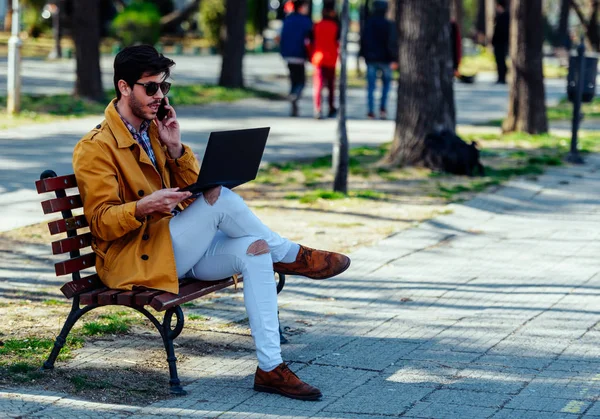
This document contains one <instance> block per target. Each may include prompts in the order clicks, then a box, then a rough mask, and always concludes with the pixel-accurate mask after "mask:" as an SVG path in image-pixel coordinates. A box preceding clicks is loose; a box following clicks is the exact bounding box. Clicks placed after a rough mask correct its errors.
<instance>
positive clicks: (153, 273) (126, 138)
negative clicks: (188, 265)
mask: <svg viewBox="0 0 600 419" xmlns="http://www.w3.org/2000/svg"><path fill="white" fill-rule="evenodd" d="M115 102H116V99H114V100H113V101H112V102H111V103H110V104H109V105H108V107H107V108H106V110H105V111H104V117H105V120H104V121H102V123H101V124H100V125H98V126H96V128H95V129H94V130H92V131H90V132H89V133H88V134H87V135H85V136H84V137H83V138H82V139H81V140H80V141H79V142H78V143H77V145H76V146H75V150H74V152H73V168H74V170H75V177H76V178H77V184H78V186H79V191H80V193H81V197H82V199H83V208H84V213H85V216H86V218H87V220H88V222H89V224H90V230H91V232H92V235H93V237H94V239H93V242H92V249H93V250H94V252H95V253H96V270H97V271H98V275H99V276H100V279H101V280H102V282H103V283H104V284H106V286H108V287H110V288H116V289H123V290H131V289H132V287H133V286H144V287H147V288H154V289H158V290H164V291H169V292H172V293H178V292H179V283H178V280H177V270H176V266H175V257H174V255H173V247H172V245H171V235H170V233H169V220H170V219H171V217H172V215H171V214H170V213H168V212H165V213H154V214H151V215H149V216H147V217H146V219H145V220H143V221H139V220H137V219H136V218H135V203H136V201H137V200H139V199H141V198H142V197H143V196H146V195H148V194H151V193H152V192H154V191H157V190H159V189H162V188H174V187H184V186H186V185H189V184H191V183H194V182H195V181H196V179H197V178H198V172H199V170H200V169H199V165H198V160H197V159H196V157H195V156H194V153H193V152H192V151H191V149H190V148H189V147H188V146H184V153H183V155H182V156H181V157H180V158H178V159H171V158H170V157H169V155H168V153H167V151H166V147H164V146H163V145H162V144H161V143H160V141H159V140H158V127H157V126H156V124H155V123H152V124H151V125H150V127H149V129H148V135H149V137H150V141H151V143H152V149H153V150H154V154H155V155H156V166H157V167H155V166H154V165H153V164H152V161H151V160H150V158H149V157H148V155H147V154H146V153H145V152H144V150H143V149H142V147H141V146H140V145H139V144H138V143H137V141H135V140H134V139H133V137H132V135H131V133H130V132H129V130H128V129H127V127H126V126H125V124H124V123H123V121H122V120H121V117H120V116H119V113H118V112H117V110H116V108H115ZM190 202H191V201H185V202H182V203H181V204H180V209H183V208H184V207H185V206H187V205H189V203H190Z"/></svg>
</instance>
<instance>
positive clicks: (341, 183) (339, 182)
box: [332, 0, 350, 194]
mask: <svg viewBox="0 0 600 419" xmlns="http://www.w3.org/2000/svg"><path fill="white" fill-rule="evenodd" d="M341 24H342V28H341V39H340V64H341V69H340V105H339V110H338V129H337V141H336V143H335V144H334V145H333V158H332V165H333V170H334V173H335V176H334V180H333V190H334V191H336V192H342V193H344V194H347V193H348V166H349V145H348V130H347V129H346V82H347V79H348V72H347V68H348V65H347V56H348V28H349V25H350V14H349V4H348V0H344V1H343V3H342V13H341Z"/></svg>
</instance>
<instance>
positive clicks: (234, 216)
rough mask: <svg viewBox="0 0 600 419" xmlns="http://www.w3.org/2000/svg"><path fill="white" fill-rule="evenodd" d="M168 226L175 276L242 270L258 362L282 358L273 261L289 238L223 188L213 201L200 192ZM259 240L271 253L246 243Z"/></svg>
mask: <svg viewBox="0 0 600 419" xmlns="http://www.w3.org/2000/svg"><path fill="white" fill-rule="evenodd" d="M169 228H170V231H171V240H172V242H173V251H174V253H175V263H176V265H177V275H178V276H179V277H180V278H182V277H191V278H197V279H202V280H204V281H213V280H218V279H223V278H227V277H229V276H231V275H233V274H236V273H241V274H242V275H243V277H244V302H245V305H246V312H247V313H248V319H249V320H250V329H251V331H252V337H253V338H254V344H255V346H256V353H257V357H258V366H259V367H260V368H261V369H262V370H264V371H270V370H272V369H273V368H275V367H276V366H277V365H279V364H281V362H283V361H282V359H281V348H280V345H279V321H278V318H277V290H276V286H275V279H274V273H273V262H279V261H280V260H281V259H283V257H284V256H285V255H286V254H287V252H288V251H289V249H290V246H291V245H292V243H291V242H290V241H289V240H287V239H284V238H283V237H281V236H280V235H278V234H277V233H275V232H273V231H271V230H270V229H269V228H268V227H267V226H265V225H264V224H263V223H262V222H261V221H260V220H259V219H258V218H257V217H256V215H254V214H253V213H252V211H251V210H250V208H248V206H247V205H246V203H245V202H244V201H243V199H242V198H241V197H239V196H238V195H237V194H235V193H234V192H232V191H230V190H229V189H226V188H222V189H221V195H220V196H219V198H218V199H217V202H215V203H214V204H213V205H209V204H208V203H207V202H206V201H205V200H204V197H202V196H200V197H199V198H198V199H196V201H195V202H194V203H193V204H191V205H190V206H189V207H187V208H186V209H185V210H184V211H182V212H181V213H180V214H178V215H177V216H175V217H173V218H172V219H171V222H170V225H169ZM258 240H264V241H266V242H267V244H268V245H269V250H270V253H265V254H260V255H252V254H249V252H248V248H249V247H250V245H251V244H253V243H255V242H256V241H258Z"/></svg>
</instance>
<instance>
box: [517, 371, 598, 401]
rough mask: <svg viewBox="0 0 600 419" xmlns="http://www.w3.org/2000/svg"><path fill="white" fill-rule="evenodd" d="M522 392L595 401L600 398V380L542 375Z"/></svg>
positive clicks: (536, 395)
mask: <svg viewBox="0 0 600 419" xmlns="http://www.w3.org/2000/svg"><path fill="white" fill-rule="evenodd" d="M521 394H528V395H531V396H534V397H551V398H557V399H568V400H588V401H594V400H598V398H600V380H598V379H596V380H593V379H592V380H581V379H572V378H570V377H568V376H565V375H564V374H563V375H562V376H561V377H547V376H541V377H536V378H535V379H534V380H533V381H531V382H530V383H528V384H527V386H526V387H525V388H524V389H523V391H522V392H521Z"/></svg>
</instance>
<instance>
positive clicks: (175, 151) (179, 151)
mask: <svg viewBox="0 0 600 419" xmlns="http://www.w3.org/2000/svg"><path fill="white" fill-rule="evenodd" d="M167 151H168V152H169V156H171V158H172V159H178V158H180V157H181V156H183V153H184V152H185V147H183V144H179V145H178V146H176V147H170V148H168V149H167Z"/></svg>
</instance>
